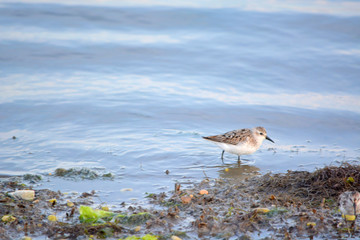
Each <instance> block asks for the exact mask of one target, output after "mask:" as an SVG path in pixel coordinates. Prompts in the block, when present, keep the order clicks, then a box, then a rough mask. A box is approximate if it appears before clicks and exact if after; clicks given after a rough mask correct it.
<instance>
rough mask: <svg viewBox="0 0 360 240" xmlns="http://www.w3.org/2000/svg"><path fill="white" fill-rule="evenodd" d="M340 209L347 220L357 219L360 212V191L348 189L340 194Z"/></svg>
mask: <svg viewBox="0 0 360 240" xmlns="http://www.w3.org/2000/svg"><path fill="white" fill-rule="evenodd" d="M339 210H340V212H341V215H342V217H343V218H344V219H345V220H346V221H355V220H356V215H358V214H360V193H359V192H358V191H346V192H343V193H342V194H340V196H339Z"/></svg>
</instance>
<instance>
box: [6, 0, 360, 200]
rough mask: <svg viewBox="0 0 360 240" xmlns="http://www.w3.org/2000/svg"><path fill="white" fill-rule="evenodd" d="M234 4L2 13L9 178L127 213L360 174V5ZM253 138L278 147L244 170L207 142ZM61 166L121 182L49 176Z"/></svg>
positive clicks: (111, 5)
mask: <svg viewBox="0 0 360 240" xmlns="http://www.w3.org/2000/svg"><path fill="white" fill-rule="evenodd" d="M151 3H153V4H151ZM227 3H228V4H226V2H224V4H223V5H219V4H218V3H216V1H215V2H213V1H208V5H203V6H202V5H201V4H200V3H199V2H194V3H192V2H177V1H175V2H172V3H166V2H162V1H155V0H154V1H147V2H146V4H145V3H142V2H141V1H134V2H126V1H125V2H123V3H122V4H121V3H117V2H116V1H115V2H112V1H104V2H96V1H89V2H87V1H85V2H82V1H77V2H75V4H70V2H69V3H68V2H67V1H63V2H62V1H43V3H36V1H34V2H33V3H26V1H24V2H22V3H21V2H19V3H16V4H15V3H10V2H9V3H6V1H5V2H3V3H2V4H1V6H0V92H1V95H0V149H1V151H0V174H1V175H20V174H24V173H33V174H44V181H43V182H41V183H40V184H39V185H38V186H36V187H38V188H45V187H48V188H51V189H53V190H62V191H79V192H83V191H90V190H93V189H94V190H96V191H98V193H99V196H100V197H101V201H105V202H108V203H113V204H116V203H118V202H122V201H132V200H134V198H136V199H138V200H141V199H142V198H143V197H144V193H145V192H159V191H168V190H172V189H173V185H174V183H176V182H180V183H183V184H184V185H186V184H191V183H193V182H196V181H200V180H202V179H203V178H204V177H219V176H221V177H233V178H243V177H246V176H249V175H252V174H254V172H259V173H265V172H268V171H272V172H286V171H287V170H309V171H312V170H315V169H316V168H318V167H322V166H324V165H338V164H340V163H341V162H343V161H346V162H351V163H359V161H360V144H359V143H360V80H359V77H360V45H359V40H360V14H359V13H360V11H355V10H356V9H359V6H360V4H359V3H357V2H350V3H351V4H350V3H349V2H348V3H347V4H350V5H346V3H341V2H340V1H329V2H326V1H323V4H320V5H319V6H318V5H316V3H312V4H315V5H311V3H310V2H308V3H307V4H310V5H309V6H307V5H306V4H304V3H303V2H302V1H299V2H297V1H282V2H276V1H275V3H274V4H273V5H271V6H267V5H266V3H267V2H266V1H256V2H255V3H248V5H236V4H235V3H234V2H232V1H228V2H227ZM256 4H258V5H256ZM276 4H277V5H276ZM354 9H355V10H354ZM255 126H264V127H265V128H266V129H267V131H268V135H269V136H270V137H271V138H272V139H273V140H274V141H275V144H272V143H271V142H264V144H263V146H262V147H261V149H260V150H259V151H258V152H256V153H255V154H253V155H250V156H244V157H243V158H244V161H243V162H242V163H241V165H240V166H239V165H238V164H237V156H234V155H230V154H225V160H224V164H223V163H222V162H221V160H220V155H221V150H220V149H219V148H217V147H216V146H215V145H212V144H211V143H209V142H206V141H204V140H203V139H202V138H201V136H203V135H214V134H220V133H224V132H226V131H230V130H234V129H239V128H244V127H250V128H251V127H255ZM13 136H16V139H12V137H13ZM59 167H63V168H72V167H78V168H81V167H87V168H91V169H93V170H94V171H105V172H111V173H113V174H114V176H115V178H114V179H113V180H83V181H73V180H67V179H61V178H57V177H53V176H50V175H48V174H49V173H53V172H54V170H55V169H56V168H59ZM226 168H228V170H229V171H225V169H226ZM166 170H168V171H169V174H168V175H167V174H165V171H166ZM123 188H132V189H133V191H127V192H123V191H121V189H123Z"/></svg>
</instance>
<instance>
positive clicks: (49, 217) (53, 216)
mask: <svg viewBox="0 0 360 240" xmlns="http://www.w3.org/2000/svg"><path fill="white" fill-rule="evenodd" d="M48 220H49V221H50V222H56V221H57V217H56V216H55V215H49V216H48Z"/></svg>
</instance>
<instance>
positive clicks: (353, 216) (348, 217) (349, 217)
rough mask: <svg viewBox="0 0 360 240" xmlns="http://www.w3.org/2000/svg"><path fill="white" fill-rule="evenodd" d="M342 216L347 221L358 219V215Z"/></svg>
mask: <svg viewBox="0 0 360 240" xmlns="http://www.w3.org/2000/svg"><path fill="white" fill-rule="evenodd" d="M341 216H342V218H344V219H345V220H346V221H355V220H356V215H344V214H342V215H341Z"/></svg>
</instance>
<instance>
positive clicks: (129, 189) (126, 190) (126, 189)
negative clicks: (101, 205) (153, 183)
mask: <svg viewBox="0 0 360 240" xmlns="http://www.w3.org/2000/svg"><path fill="white" fill-rule="evenodd" d="M131 191H133V189H132V188H122V189H121V190H120V192H131Z"/></svg>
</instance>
